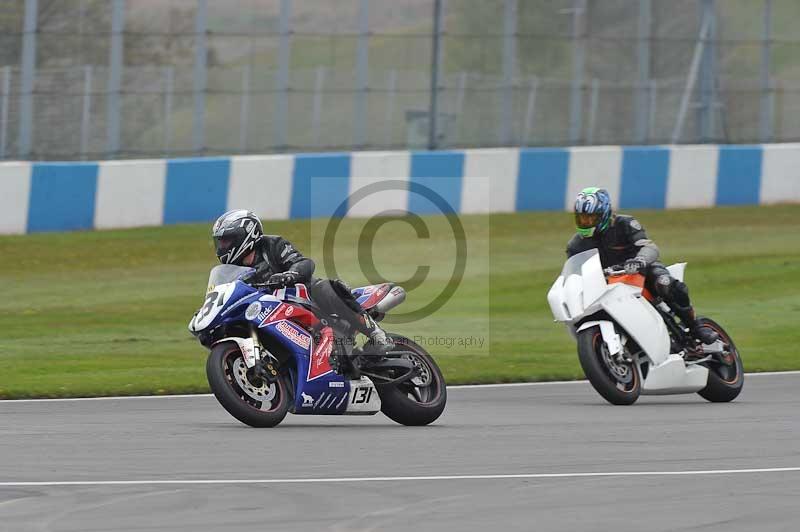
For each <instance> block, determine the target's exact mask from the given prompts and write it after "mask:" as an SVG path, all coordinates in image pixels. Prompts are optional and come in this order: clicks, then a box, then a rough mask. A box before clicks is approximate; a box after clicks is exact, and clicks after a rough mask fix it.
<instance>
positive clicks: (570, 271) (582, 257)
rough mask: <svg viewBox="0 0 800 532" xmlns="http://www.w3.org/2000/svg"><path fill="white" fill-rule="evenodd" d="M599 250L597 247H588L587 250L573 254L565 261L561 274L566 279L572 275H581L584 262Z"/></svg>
mask: <svg viewBox="0 0 800 532" xmlns="http://www.w3.org/2000/svg"><path fill="white" fill-rule="evenodd" d="M598 253H599V252H598V251H597V250H596V249H588V250H586V251H582V252H581V253H578V254H577V255H573V256H571V257H570V258H569V259H567V262H565V263H564V269H562V270H561V275H562V276H563V277H564V278H565V279H566V278H567V277H569V276H570V275H574V274H577V275H580V274H581V266H583V265H584V263H585V262H586V261H587V260H589V259H591V258H592V257H594V256H595V255H597V254H598Z"/></svg>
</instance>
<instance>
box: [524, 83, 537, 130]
mask: <svg viewBox="0 0 800 532" xmlns="http://www.w3.org/2000/svg"><path fill="white" fill-rule="evenodd" d="M538 91H539V78H537V77H536V76H533V77H532V78H531V88H530V90H529V91H528V107H527V108H526V109H525V132H524V133H523V135H522V144H523V146H527V145H528V142H529V140H530V138H531V131H533V124H534V121H533V119H534V116H535V113H536V93H537V92H538Z"/></svg>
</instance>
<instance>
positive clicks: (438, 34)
mask: <svg viewBox="0 0 800 532" xmlns="http://www.w3.org/2000/svg"><path fill="white" fill-rule="evenodd" d="M432 38H433V43H432V44H433V46H431V89H430V90H431V101H430V109H429V110H428V149H429V150H435V149H436V146H437V144H438V139H437V138H436V137H437V135H438V133H439V131H438V124H437V122H438V119H439V117H438V113H439V69H440V67H441V61H442V57H441V53H440V51H441V48H440V47H441V38H442V0H433V35H432Z"/></svg>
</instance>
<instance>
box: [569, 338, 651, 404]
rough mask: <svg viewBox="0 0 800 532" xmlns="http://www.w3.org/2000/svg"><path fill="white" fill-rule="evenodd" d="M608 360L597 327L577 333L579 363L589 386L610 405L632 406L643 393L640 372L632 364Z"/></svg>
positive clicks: (608, 356) (606, 348)
mask: <svg viewBox="0 0 800 532" xmlns="http://www.w3.org/2000/svg"><path fill="white" fill-rule="evenodd" d="M610 359H611V357H610V355H609V353H608V347H607V346H606V344H605V342H604V341H603V335H602V334H601V333H600V327H590V328H589V329H586V330H584V331H581V332H579V333H578V360H580V363H581V367H582V368H583V373H584V375H586V378H587V379H589V383H590V384H591V385H592V387H593V388H594V389H595V390H596V391H597V393H599V394H600V395H601V396H602V397H603V399H605V400H606V401H608V402H609V403H611V404H612V405H632V404H633V403H635V402H636V400H637V399H639V395H640V394H641V392H642V383H641V379H640V378H639V372H638V371H637V369H636V368H635V367H633V364H632V363H617V362H612V361H611V360H610Z"/></svg>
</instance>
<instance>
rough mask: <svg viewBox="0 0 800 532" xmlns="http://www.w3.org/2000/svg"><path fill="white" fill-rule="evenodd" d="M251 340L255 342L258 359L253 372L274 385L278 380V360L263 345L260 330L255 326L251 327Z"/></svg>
mask: <svg viewBox="0 0 800 532" xmlns="http://www.w3.org/2000/svg"><path fill="white" fill-rule="evenodd" d="M250 338H251V339H252V340H253V350H254V351H255V358H256V363H255V365H254V366H253V371H254V372H255V374H256V375H257V376H258V377H260V378H262V379H264V380H265V381H267V382H268V383H270V384H272V383H273V382H275V381H277V380H278V359H277V358H275V357H274V356H273V355H272V353H270V352H269V351H267V350H266V349H265V348H264V346H263V345H261V340H259V339H258V329H256V327H255V326H253V325H251V326H250ZM265 355H266V356H265Z"/></svg>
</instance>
